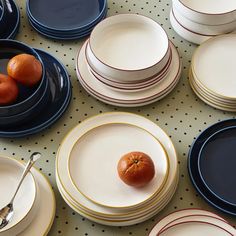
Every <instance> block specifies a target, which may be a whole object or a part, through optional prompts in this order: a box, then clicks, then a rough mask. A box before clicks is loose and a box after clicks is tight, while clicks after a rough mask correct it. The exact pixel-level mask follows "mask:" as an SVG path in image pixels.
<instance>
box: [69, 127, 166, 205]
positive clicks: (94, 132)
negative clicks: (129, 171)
mask: <svg viewBox="0 0 236 236" xmlns="http://www.w3.org/2000/svg"><path fill="white" fill-rule="evenodd" d="M91 128H92V129H89V128H88V130H87V132H86V133H85V134H84V135H83V136H80V135H78V137H77V141H76V143H75V145H74V146H73V148H72V150H71V153H70V158H69V163H68V167H69V174H70V177H71V180H72V182H73V184H74V185H75V187H76V188H77V190H78V191H80V192H81V193H82V194H83V195H84V196H85V197H87V198H88V199H90V200H91V201H93V202H94V203H97V204H101V205H104V206H107V207H129V208H130V207H132V206H137V205H140V204H143V203H144V202H146V201H148V200H150V198H152V197H153V196H154V195H156V194H157V193H158V192H160V190H161V188H162V187H163V185H164V183H165V180H166V177H167V175H168V160H167V156H166V153H165V150H164V149H163V147H162V145H161V144H160V142H159V141H158V140H157V139H156V138H155V137H154V136H153V135H152V134H151V133H149V132H147V131H146V130H144V129H143V128H142V127H139V126H135V125H132V124H129V123H110V124H109V123H108V124H105V125H102V126H98V127H95V128H93V127H91ZM101 147H103V148H101ZM132 151H140V152H144V153H146V154H147V155H149V156H150V157H151V158H152V160H153V162H154V165H155V176H154V178H153V179H152V181H151V182H150V183H149V184H148V185H146V186H144V187H142V188H134V187H131V186H128V185H126V184H125V183H124V182H123V181H122V180H121V179H120V177H119V175H118V171H117V164H118V162H119V159H120V158H121V157H122V156H123V155H124V154H126V153H129V152H132ZM91 173H92V174H91Z"/></svg>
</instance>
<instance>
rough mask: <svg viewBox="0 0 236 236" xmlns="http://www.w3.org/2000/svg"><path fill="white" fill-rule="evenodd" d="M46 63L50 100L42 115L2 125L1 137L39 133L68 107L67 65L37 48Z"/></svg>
mask: <svg viewBox="0 0 236 236" xmlns="http://www.w3.org/2000/svg"><path fill="white" fill-rule="evenodd" d="M36 51H37V52H38V53H39V55H40V57H41V58H42V61H43V63H44V65H45V69H46V76H47V79H48V80H49V90H50V94H49V101H48V104H47V105H46V107H45V108H44V110H43V112H42V113H41V114H40V116H37V117H36V118H34V119H32V120H30V121H29V122H28V123H27V124H23V125H21V126H16V127H8V128H4V127H1V129H0V137H14V138H15V137H23V136H27V135H31V134H35V133H38V132H40V131H42V130H44V129H46V128H48V127H49V126H50V125H52V124H53V123H55V122H56V121H57V120H58V119H59V118H60V117H61V116H62V115H63V113H64V112H65V110H66V109H67V107H68V105H69V103H70V99H71V83H70V79H69V75H68V73H67V71H66V69H65V67H64V66H63V65H62V64H61V63H60V62H59V61H58V60H57V59H56V58H54V57H53V56H52V55H50V54H48V53H46V52H44V51H42V50H39V49H36Z"/></svg>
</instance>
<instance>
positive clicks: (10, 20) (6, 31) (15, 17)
mask: <svg viewBox="0 0 236 236" xmlns="http://www.w3.org/2000/svg"><path fill="white" fill-rule="evenodd" d="M7 5H8V9H5V10H6V11H7V15H6V17H5V18H4V19H3V22H1V24H2V25H1V27H0V39H14V38H15V36H16V34H17V32H18V30H19V26H20V11H19V9H18V7H17V5H16V4H15V2H14V1H13V0H8V4H7Z"/></svg>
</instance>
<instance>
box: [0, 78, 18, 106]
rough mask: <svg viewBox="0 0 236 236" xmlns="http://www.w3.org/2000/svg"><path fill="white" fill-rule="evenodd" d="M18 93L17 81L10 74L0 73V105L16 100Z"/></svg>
mask: <svg viewBox="0 0 236 236" xmlns="http://www.w3.org/2000/svg"><path fill="white" fill-rule="evenodd" d="M18 94H19V89H18V86H17V83H16V81H15V80H14V79H12V78H11V77H10V76H7V75H4V74H0V105H9V104H12V103H13V102H15V101H16V99H17V97H18Z"/></svg>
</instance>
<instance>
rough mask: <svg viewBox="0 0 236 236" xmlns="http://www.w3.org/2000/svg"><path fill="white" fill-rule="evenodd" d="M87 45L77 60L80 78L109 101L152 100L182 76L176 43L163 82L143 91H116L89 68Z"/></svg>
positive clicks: (134, 101) (139, 101)
mask: <svg viewBox="0 0 236 236" xmlns="http://www.w3.org/2000/svg"><path fill="white" fill-rule="evenodd" d="M85 47H86V43H85V44H84V45H83V47H82V48H81V50H80V52H79V54H78V58H77V62H76V67H77V74H78V78H79V80H81V81H83V82H82V85H83V84H86V87H88V88H89V90H92V91H93V92H94V93H96V94H97V95H98V96H99V97H101V98H104V99H105V100H107V101H115V102H118V103H124V104H125V103H127V104H128V103H141V102H146V101H150V100H152V99H154V98H157V97H159V96H161V95H162V93H164V91H165V90H166V89H167V88H168V86H170V85H171V84H172V83H173V82H174V81H175V80H178V79H179V77H180V73H181V63H180V59H179V55H178V52H177V50H176V49H175V47H174V45H173V44H171V49H172V56H173V59H172V63H171V66H170V69H169V70H170V71H169V73H168V74H167V76H166V78H165V79H163V81H162V82H161V83H158V84H157V85H156V86H154V87H152V88H150V89H147V90H145V91H142V92H131V93H127V92H123V93H122V92H118V91H114V90H112V89H109V88H107V87H106V86H104V85H103V84H102V83H101V82H100V81H98V80H97V79H96V78H94V76H93V75H92V73H91V72H90V70H89V69H88V66H87V63H86V58H85Z"/></svg>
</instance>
